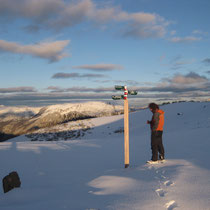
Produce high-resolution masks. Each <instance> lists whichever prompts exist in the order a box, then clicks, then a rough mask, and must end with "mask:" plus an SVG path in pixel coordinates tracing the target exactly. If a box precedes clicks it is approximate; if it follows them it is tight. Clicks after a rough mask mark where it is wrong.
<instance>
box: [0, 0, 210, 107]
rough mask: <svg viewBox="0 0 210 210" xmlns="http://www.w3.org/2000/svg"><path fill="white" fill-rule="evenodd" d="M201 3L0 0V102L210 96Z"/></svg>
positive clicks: (208, 42) (209, 38)
mask: <svg viewBox="0 0 210 210" xmlns="http://www.w3.org/2000/svg"><path fill="white" fill-rule="evenodd" d="M209 11H210V2H209V1H208V0H200V1H198V0H191V1H188V0H174V1H171V0H158V1H157V0H129V1H128V0H123V1H120V0H111V1H104V0H97V1H96V0H95V1H93V0H77V1H76V0H69V1H67V0H66V1H65V0H7V1H5V0H0V24H1V27H0V63H1V68H0V77H1V85H0V102H1V103H2V104H4V103H3V101H4V100H8V99H11V100H12V99H15V100H23V99H30V100H45V99H52V98H53V99H76V98H77V99H83V98H84V99H94V98H95V97H97V98H99V99H104V98H109V97H111V95H113V94H117V93H115V91H114V85H127V86H128V87H129V88H130V89H136V90H138V91H139V92H140V94H138V96H137V97H138V98H139V99H140V100H143V99H144V100H146V99H148V100H151V99H153V100H155V99H156V100H166V101H167V100H180V99H186V100H191V99H200V98H209V96H210V48H209V46H210V24H209V19H210V15H209V14H210V13H209Z"/></svg>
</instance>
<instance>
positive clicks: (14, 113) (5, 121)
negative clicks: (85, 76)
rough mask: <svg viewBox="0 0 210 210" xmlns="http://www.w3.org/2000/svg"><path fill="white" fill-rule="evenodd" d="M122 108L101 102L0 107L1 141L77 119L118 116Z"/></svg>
mask: <svg viewBox="0 0 210 210" xmlns="http://www.w3.org/2000/svg"><path fill="white" fill-rule="evenodd" d="M122 111H123V107H122V106H114V105H110V104H106V103H102V102H86V103H79V104H73V103H72V104H59V105H51V106H46V107H43V108H32V107H18V108H12V107H1V109H0V133H2V134H3V135H2V139H1V136H0V141H1V140H4V138H5V139H6V137H7V135H21V134H25V133H32V132H34V131H38V130H39V129H40V128H46V127H47V128H49V127H52V126H54V125H58V124H61V123H65V122H68V121H74V120H79V119H86V118H93V117H100V116H111V115H116V114H120V113H122Z"/></svg>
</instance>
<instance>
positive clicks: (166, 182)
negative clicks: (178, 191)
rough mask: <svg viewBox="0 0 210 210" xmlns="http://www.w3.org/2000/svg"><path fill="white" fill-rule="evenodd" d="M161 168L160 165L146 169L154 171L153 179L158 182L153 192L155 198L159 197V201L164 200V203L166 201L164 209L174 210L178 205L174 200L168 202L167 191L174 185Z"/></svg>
mask: <svg viewBox="0 0 210 210" xmlns="http://www.w3.org/2000/svg"><path fill="white" fill-rule="evenodd" d="M160 165H161V167H160ZM162 166H163V165H162V164H157V165H149V166H148V169H150V170H154V172H155V175H154V178H155V179H156V180H157V181H158V186H159V188H158V189H156V190H155V192H156V194H157V196H159V197H160V199H163V198H164V201H166V203H165V205H164V207H165V208H166V209H167V210H174V209H175V208H176V207H178V204H177V202H176V201H175V200H170V199H169V198H168V197H169V196H168V191H169V189H170V188H171V187H173V186H174V185H175V183H174V182H173V181H171V180H170V179H169V178H168V177H167V176H166V175H165V172H166V171H165V169H164V168H163V167H162Z"/></svg>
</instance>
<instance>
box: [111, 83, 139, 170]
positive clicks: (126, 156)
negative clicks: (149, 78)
mask: <svg viewBox="0 0 210 210" xmlns="http://www.w3.org/2000/svg"><path fill="white" fill-rule="evenodd" d="M115 89H116V90H124V95H121V96H112V99H113V100H120V99H124V164H125V168H128V166H129V163H130V161H129V108H128V107H129V106H128V94H129V95H137V91H128V89H127V86H126V85H125V86H120V85H116V86H115Z"/></svg>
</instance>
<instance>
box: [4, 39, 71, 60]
mask: <svg viewBox="0 0 210 210" xmlns="http://www.w3.org/2000/svg"><path fill="white" fill-rule="evenodd" d="M68 44H69V40H63V41H55V42H40V43H37V44H32V45H21V44H18V43H15V42H7V41H4V40H0V51H1V52H9V53H15V54H23V55H31V56H33V57H39V58H42V59H47V60H48V61H49V62H56V61H59V60H61V59H62V58H64V57H66V56H67V55H68V54H67V53H65V52H64V48H65V47H66V46H67V45H68Z"/></svg>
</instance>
